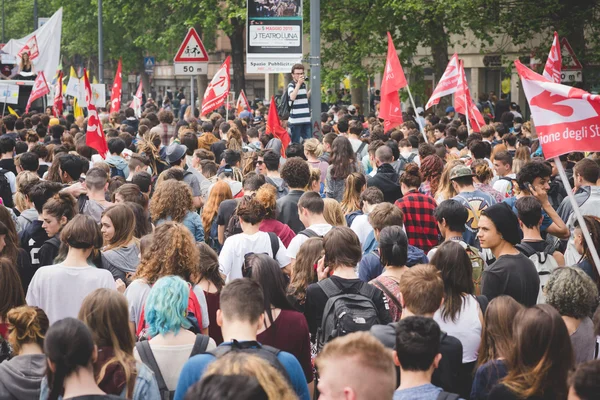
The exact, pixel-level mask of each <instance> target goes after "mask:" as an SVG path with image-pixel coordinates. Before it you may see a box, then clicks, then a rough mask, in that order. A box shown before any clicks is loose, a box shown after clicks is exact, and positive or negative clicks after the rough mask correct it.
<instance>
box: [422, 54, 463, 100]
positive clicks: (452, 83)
mask: <svg viewBox="0 0 600 400" xmlns="http://www.w3.org/2000/svg"><path fill="white" fill-rule="evenodd" d="M457 86H458V54H456V53H454V55H453V56H452V58H451V59H450V62H449V63H448V66H447V67H446V70H445V71H444V74H443V75H442V77H441V78H440V81H439V82H438V84H437V86H436V87H435V90H434V91H433V93H432V94H431V98H430V99H429V101H428V102H427V104H425V109H426V110H427V109H429V108H431V107H432V106H434V105H436V104H438V103H439V102H440V99H441V98H442V97H444V96H447V95H449V94H452V93H454V92H456V88H457Z"/></svg>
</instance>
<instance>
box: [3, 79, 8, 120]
mask: <svg viewBox="0 0 600 400" xmlns="http://www.w3.org/2000/svg"><path fill="white" fill-rule="evenodd" d="M7 92H8V86H6V89H4V107H2V118H4V113H5V112H6V100H7V97H8V95H7Z"/></svg>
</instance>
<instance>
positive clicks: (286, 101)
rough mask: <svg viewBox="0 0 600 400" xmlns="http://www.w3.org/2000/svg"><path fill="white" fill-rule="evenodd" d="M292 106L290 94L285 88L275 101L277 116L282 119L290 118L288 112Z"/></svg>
mask: <svg viewBox="0 0 600 400" xmlns="http://www.w3.org/2000/svg"><path fill="white" fill-rule="evenodd" d="M293 106H294V102H293V101H292V100H290V95H289V94H288V91H287V88H286V90H284V91H283V94H282V95H281V97H279V100H278V101H277V114H279V118H281V119H283V120H287V119H288V118H290V113H291V111H292V107H293Z"/></svg>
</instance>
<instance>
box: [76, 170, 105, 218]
mask: <svg viewBox="0 0 600 400" xmlns="http://www.w3.org/2000/svg"><path fill="white" fill-rule="evenodd" d="M84 185H85V188H86V189H87V194H82V195H80V196H79V199H78V201H77V203H78V209H79V213H81V214H84V215H89V216H90V217H92V218H94V221H96V222H97V223H98V224H100V219H101V217H102V213H103V212H104V210H106V209H107V208H108V207H110V206H112V205H113V203H111V202H110V201H106V191H107V190H108V174H107V173H106V171H104V170H103V169H102V168H92V169H90V170H89V171H88V172H87V174H85V184H84ZM82 196H83V197H82Z"/></svg>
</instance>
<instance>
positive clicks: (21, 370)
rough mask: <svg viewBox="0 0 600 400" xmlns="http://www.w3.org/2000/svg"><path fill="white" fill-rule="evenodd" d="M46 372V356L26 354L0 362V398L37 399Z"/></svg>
mask: <svg viewBox="0 0 600 400" xmlns="http://www.w3.org/2000/svg"><path fill="white" fill-rule="evenodd" d="M45 373H46V356H45V355H43V354H27V355H22V356H16V357H14V358H13V359H11V360H9V361H4V362H3V363H2V364H0V400H37V399H39V397H40V385H41V382H42V378H43V377H44V374H45Z"/></svg>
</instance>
